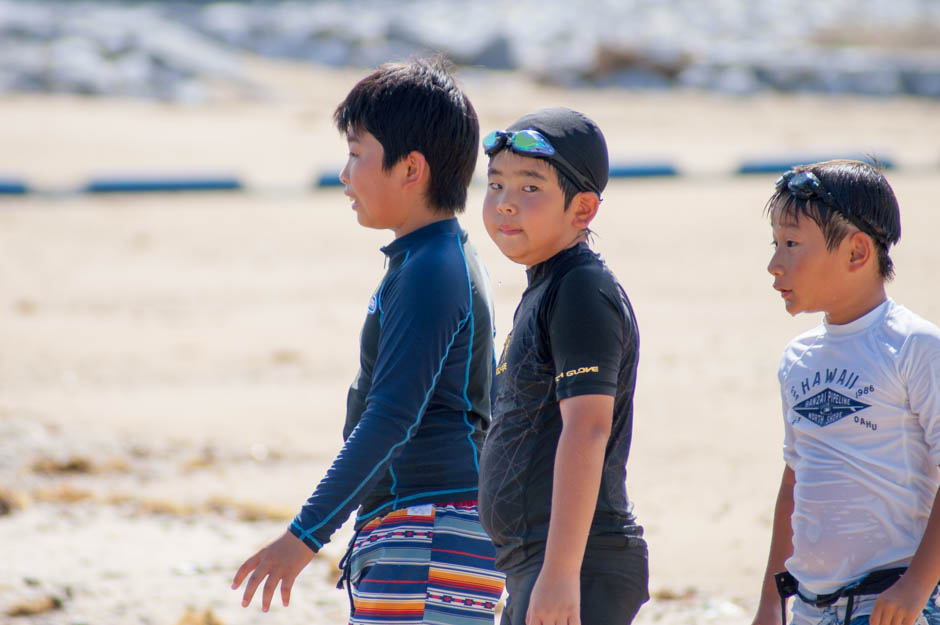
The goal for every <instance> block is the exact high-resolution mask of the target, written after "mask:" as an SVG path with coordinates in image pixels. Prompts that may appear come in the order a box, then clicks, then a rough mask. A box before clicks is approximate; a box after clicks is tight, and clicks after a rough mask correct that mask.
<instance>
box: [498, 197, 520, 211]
mask: <svg viewBox="0 0 940 625" xmlns="http://www.w3.org/2000/svg"><path fill="white" fill-rule="evenodd" d="M496 211H497V212H499V213H500V214H502V215H515V214H516V207H515V205H514V204H512V203H511V202H508V201H506V200H505V199H503V200H501V201H500V202H499V204H498V205H497V206H496Z"/></svg>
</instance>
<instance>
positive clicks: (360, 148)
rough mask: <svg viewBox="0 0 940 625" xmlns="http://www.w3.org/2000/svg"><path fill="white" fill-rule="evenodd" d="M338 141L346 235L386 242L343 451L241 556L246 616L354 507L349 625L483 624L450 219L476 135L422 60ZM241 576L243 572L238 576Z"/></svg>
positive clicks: (472, 346) (462, 330) (346, 112)
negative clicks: (277, 532) (259, 545)
mask: <svg viewBox="0 0 940 625" xmlns="http://www.w3.org/2000/svg"><path fill="white" fill-rule="evenodd" d="M334 118H335V121H336V125H337V127H338V128H339V130H340V132H342V133H343V134H345V135H346V139H347V141H348V143H349V158H348V161H347V163H346V167H345V168H344V169H343V172H342V173H341V174H340V179H341V180H342V182H343V184H345V186H346V195H347V196H349V197H350V198H351V199H352V208H353V210H354V211H355V212H356V217H357V219H358V221H359V223H360V224H361V225H363V226H365V227H367V228H382V229H389V230H391V231H392V232H393V233H394V234H395V240H394V241H392V242H391V243H390V244H389V245H387V246H386V247H383V248H382V251H383V252H384V254H385V256H386V257H387V258H386V262H387V264H388V269H387V272H386V274H385V276H384V278H383V279H382V281H381V283H380V284H379V286H378V288H376V290H375V292H374V294H373V295H372V298H371V301H370V302H369V306H368V313H367V315H366V321H365V325H364V326H363V328H362V335H361V338H360V369H359V373H358V375H357V376H356V379H355V381H354V382H353V384H352V386H351V388H350V389H349V395H348V399H347V412H346V426H345V428H344V429H343V436H344V438H345V441H346V442H345V445H344V446H343V449H342V451H341V452H340V453H339V455H338V456H337V458H336V460H334V462H333V465H332V466H331V467H330V470H329V471H328V472H327V474H326V476H325V477H324V478H323V479H322V480H321V481H320V484H319V485H318V486H317V488H316V490H315V491H314V493H313V495H311V496H310V498H309V499H308V500H307V503H306V504H305V505H304V506H303V508H302V509H301V510H300V513H299V514H298V515H297V517H296V518H295V519H294V521H293V523H291V524H290V526H289V527H288V529H287V531H286V532H285V533H284V534H283V535H282V536H281V537H280V538H278V539H277V540H275V541H274V542H272V543H271V544H270V545H268V546H267V547H265V548H263V549H261V550H260V551H259V552H258V553H256V554H255V555H254V556H252V557H251V558H249V559H248V560H247V561H246V562H245V563H244V564H243V565H242V566H241V568H239V570H238V572H237V573H236V575H235V580H234V583H233V588H237V587H238V586H239V585H241V583H242V582H243V581H244V580H245V579H246V577H247V578H248V584H247V586H246V588H245V593H244V596H243V600H242V605H244V606H247V605H248V604H249V603H250V602H251V599H252V596H253V595H254V593H255V591H256V590H257V588H258V587H259V585H260V584H261V582H262V581H265V579H266V580H267V581H266V582H265V584H264V590H263V593H262V603H261V605H262V609H263V610H265V611H267V610H268V607H269V605H270V603H271V598H272V596H273V594H274V590H275V588H276V587H277V585H278V583H280V585H281V600H282V603H283V604H284V605H285V606H286V605H287V604H288V601H289V599H290V590H291V586H292V585H293V582H294V579H295V578H296V576H297V574H298V573H300V571H301V570H302V569H303V568H304V567H305V566H306V565H307V563H309V562H310V560H311V559H312V558H313V555H314V553H316V552H317V551H318V550H319V549H320V547H322V546H323V544H324V543H326V542H327V541H328V540H329V538H330V536H331V535H332V534H333V532H334V531H335V530H336V529H337V528H338V527H339V526H340V525H342V523H343V522H344V521H345V520H346V518H347V517H348V516H349V514H350V513H351V512H352V511H353V510H354V509H355V508H356V507H357V506H358V507H359V514H358V516H357V517H356V534H355V536H354V538H353V541H352V542H351V544H350V549H349V551H348V552H347V556H346V558H344V561H345V565H344V578H343V579H344V581H346V583H347V585H348V588H349V592H350V600H351V604H352V605H351V610H350V612H351V614H350V623H351V624H358V623H374V622H380V621H381V622H384V621H387V620H394V622H395V623H415V624H417V623H442V624H451V623H452V624H454V625H469V624H474V623H479V624H481V625H482V624H489V625H492V622H493V614H494V609H495V606H496V603H497V601H498V600H499V597H500V594H501V593H502V589H503V576H502V574H501V573H499V572H498V571H496V570H495V569H494V567H493V561H494V556H495V554H494V551H493V546H492V543H491V542H490V540H489V538H488V537H487V535H486V533H485V532H484V531H483V528H482V527H481V526H480V522H479V518H478V514H477V509H476V499H477V485H478V465H479V449H480V447H481V444H482V440H483V431H484V429H485V427H486V425H487V424H488V422H489V418H490V396H489V390H490V382H491V377H492V370H493V361H494V357H493V356H494V354H493V325H492V319H491V303H490V296H489V287H488V284H487V281H486V277H485V272H484V270H483V268H482V265H481V263H480V261H479V259H478V257H477V254H476V251H475V250H474V248H473V247H472V246H471V245H470V244H469V243H468V241H467V235H466V233H465V232H464V231H463V230H462V229H461V228H460V225H459V224H458V223H457V220H456V218H455V217H454V215H455V213H458V212H461V211H463V209H464V205H465V203H466V197H467V186H468V185H469V183H470V178H471V175H472V173H473V168H474V165H475V163H476V155H477V150H478V146H477V144H478V141H479V126H478V123H477V117H476V113H475V112H474V110H473V107H472V106H471V104H470V101H469V100H468V99H467V98H466V96H465V95H464V94H463V93H462V92H461V91H460V89H459V88H458V87H457V86H456V84H455V83H454V80H453V78H452V77H451V76H450V74H449V73H448V71H447V68H446V67H445V66H444V65H443V63H442V62H440V61H436V60H431V61H427V60H422V61H413V62H409V63H402V64H388V65H383V66H382V67H380V68H379V69H378V70H377V71H376V72H374V73H373V74H371V75H369V76H367V77H366V78H364V79H363V80H362V81H360V82H359V83H358V84H357V85H356V86H355V87H354V88H353V89H352V91H351V92H350V93H349V95H347V96H346V99H345V100H344V101H343V102H342V103H341V104H340V105H339V107H337V109H336V112H335V115H334ZM249 573H250V574H251V576H250V577H248V575H249Z"/></svg>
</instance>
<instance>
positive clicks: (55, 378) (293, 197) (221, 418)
mask: <svg viewBox="0 0 940 625" xmlns="http://www.w3.org/2000/svg"><path fill="white" fill-rule="evenodd" d="M244 63H245V67H246V68H248V70H249V71H250V72H251V73H252V75H253V76H254V77H255V78H256V79H257V80H259V81H264V83H265V84H266V85H268V87H269V88H270V90H271V93H272V96H271V97H270V98H268V99H265V100H258V101H244V100H238V99H234V98H233V99H229V100H224V101H222V102H220V103H217V104H213V105H211V106H210V105H205V106H202V105H200V106H179V105H176V106H174V105H167V104H158V103H152V102H145V101H129V100H115V99H101V100H96V99H88V98H81V97H75V96H38V95H30V96H24V95H4V96H2V97H0V118H2V119H3V120H4V122H5V123H4V124H3V125H2V127H0V177H2V176H5V175H10V176H16V177H22V178H25V179H26V180H27V181H28V182H29V183H30V184H31V185H33V186H34V187H36V188H39V189H41V190H43V191H45V193H41V194H36V195H31V196H27V197H22V198H16V197H11V198H3V199H0V513H2V514H0V623H35V624H40V623H43V624H46V623H48V624H50V625H66V624H68V625H78V624H80V623H87V624H88V625H99V624H110V623H121V624H127V623H142V624H145V625H174V624H176V623H193V624H194V623H202V624H203V625H209V624H210V623H223V624H225V625H238V624H251V623H283V624H291V623H298V624H299V623H340V622H344V621H343V619H344V618H345V615H346V611H347V605H346V594H345V592H342V591H339V590H336V589H334V588H333V582H334V579H335V577H334V575H335V573H334V568H335V562H336V560H337V559H338V557H339V555H340V554H341V553H342V552H343V551H344V547H345V544H346V541H347V540H348V537H349V531H350V528H349V525H348V524H347V526H346V527H344V529H343V530H341V531H340V532H339V533H338V534H337V536H336V537H335V538H334V541H333V542H331V543H330V544H328V545H327V546H326V548H325V549H324V550H323V552H322V554H321V555H320V556H318V557H317V558H315V559H314V561H313V562H312V564H311V565H310V567H309V568H308V569H307V570H306V571H305V572H304V573H303V574H302V575H301V577H300V578H299V580H298V583H297V586H296V587H295V590H294V594H293V599H292V604H291V606H290V607H289V608H287V609H284V608H282V607H281V606H280V605H277V606H274V607H273V608H272V610H271V613H269V614H262V613H261V611H260V608H259V607H258V605H257V602H256V605H253V606H252V607H250V608H248V609H242V608H241V607H240V605H239V600H240V593H236V592H233V591H231V590H230V589H229V584H230V582H231V577H232V575H233V574H234V572H235V569H236V568H237V566H238V565H239V564H240V563H241V562H242V560H243V559H244V558H246V557H247V556H249V555H251V553H253V552H254V550H255V549H256V548H257V547H259V546H261V545H263V544H264V543H265V542H267V541H269V540H271V539H273V538H274V537H276V536H277V535H278V534H279V533H280V532H282V531H283V528H284V527H285V526H286V523H287V521H288V520H289V519H290V518H292V516H293V514H294V513H295V511H296V509H297V508H298V507H299V505H300V504H301V503H302V502H303V501H304V500H305V499H306V497H307V496H308V495H309V493H310V491H311V490H312V488H313V487H314V486H315V485H316V483H317V481H318V479H319V478H320V476H321V475H322V474H323V472H324V471H325V470H326V468H327V467H328V466H329V463H330V461H331V460H332V458H333V455H334V454H335V453H336V451H337V450H338V449H339V447H340V445H341V443H342V441H341V428H342V422H343V416H344V409H345V397H346V388H347V387H348V385H349V383H350V381H351V380H352V378H353V376H354V374H355V373H356V369H357V366H358V350H357V343H358V334H359V329H360V327H361V323H362V321H363V318H364V315H365V310H366V305H367V303H368V299H369V295H370V294H371V292H372V290H373V288H374V286H375V284H376V283H377V282H378V281H379V280H380V278H381V275H382V273H383V256H382V255H381V253H380V252H379V250H378V248H379V247H380V246H381V245H383V244H385V243H386V242H388V241H389V240H390V234H389V233H388V232H376V231H368V230H364V229H362V228H360V227H359V226H358V225H357V224H356V220H355V216H354V214H353V213H352V211H351V210H350V208H349V203H348V201H347V199H346V198H345V197H344V196H343V195H342V191H341V190H340V189H323V190H314V189H313V188H312V186H311V181H312V180H313V179H314V177H315V176H316V175H317V174H318V173H319V172H321V171H337V170H338V169H339V167H340V166H341V164H342V162H343V160H344V158H345V152H346V149H345V143H344V142H343V141H342V140H341V138H340V137H339V135H338V134H337V133H336V131H335V129H334V128H333V127H332V125H331V122H330V117H331V114H332V111H333V107H334V106H335V104H336V103H337V102H338V101H339V100H340V99H341V98H342V97H343V96H344V95H345V93H346V91H347V90H348V89H349V87H350V86H352V84H353V83H354V82H355V81H356V80H357V79H358V78H359V77H360V76H361V75H362V72H359V71H349V70H344V71H328V70H324V69H317V68H311V67H307V66H301V65H297V64H293V63H287V62H279V63H275V62H270V61H259V60H257V59H253V58H246V59H245V60H244ZM461 78H462V80H463V83H464V85H465V87H466V90H467V92H468V94H469V95H470V97H471V99H472V101H473V102H474V105H475V106H476V108H477V111H478V113H479V115H480V119H481V126H482V128H483V131H484V132H486V131H488V130H492V129H495V128H500V127H503V126H505V125H506V124H508V123H509V122H511V121H513V120H514V119H515V118H516V117H518V116H519V115H521V114H522V113H525V112H527V111H528V110H530V109H533V108H536V107H539V106H543V105H554V104H564V105H567V106H571V107H572V108H576V109H579V110H582V111H584V112H586V113H587V114H589V115H590V116H592V117H593V118H594V119H595V120H596V121H597V122H598V123H599V125H600V126H601V128H602V129H603V130H604V132H605V134H606V135H607V139H608V144H609V146H610V152H611V158H612V160H613V161H617V162H630V161H635V160H645V159H670V160H673V161H675V162H677V163H678V165H679V166H680V167H681V168H682V169H683V170H684V171H687V172H689V175H686V176H681V177H678V178H673V179H644V180H616V181H613V182H612V183H611V185H610V186H609V187H608V190H607V193H606V194H605V199H604V203H603V205H602V208H601V213H600V215H599V217H598V219H597V220H596V222H595V226H594V230H595V231H596V232H597V234H598V236H597V239H596V242H595V248H596V249H597V250H599V251H600V253H601V254H602V255H603V256H604V257H605V259H606V260H607V262H608V264H609V265H610V266H611V268H612V269H613V270H614V272H615V273H616V274H617V275H618V277H619V278H620V280H621V282H622V284H623V285H624V287H625V289H626V291H627V293H628V294H629V296H630V298H631V300H632V302H633V305H634V308H635V310H636V314H637V317H638V321H639V325H640V332H641V341H642V343H641V359H640V370H639V376H638V387H637V394H636V406H635V426H634V428H635V429H634V432H635V434H634V444H633V450H632V453H631V457H630V462H629V465H628V468H629V476H628V482H627V483H628V489H629V493H630V496H631V498H632V499H633V500H634V502H635V504H636V512H637V514H638V516H639V519H640V521H641V522H642V524H643V525H644V526H645V528H646V532H647V538H648V541H649V545H650V565H651V590H652V593H653V595H654V599H653V600H652V601H651V602H650V603H649V604H648V605H647V606H646V607H644V608H643V609H642V610H641V612H640V614H639V617H638V619H637V621H636V622H638V623H640V624H651V623H667V624H673V623H675V624H680V623H683V624H684V623H697V624H701V623H722V624H723V625H724V624H731V625H737V624H742V625H743V624H746V623H749V622H750V618H751V612H752V610H753V608H754V606H755V605H756V600H757V593H758V590H759V586H760V577H761V574H762V572H763V567H764V562H765V558H766V552H767V545H768V541H769V532H770V522H771V517H772V512H773V503H774V497H775V494H776V489H777V484H778V482H779V475H780V472H781V471H782V469H783V461H782V457H781V452H780V445H781V437H782V424H781V420H780V415H779V411H780V408H779V406H780V401H779V391H778V389H777V380H776V370H777V364H778V360H779V357H780V353H781V351H782V349H783V347H784V345H785V344H786V342H787V340H788V339H789V338H790V337H791V336H793V335H795V334H797V333H798V332H800V331H802V330H804V329H807V328H809V327H811V326H813V325H815V324H816V323H818V322H819V317H818V316H801V317H797V318H791V317H790V316H789V315H787V313H786V312H785V310H784V308H783V304H782V301H781V300H780V298H779V296H778V295H777V294H776V293H775V292H774V291H773V290H772V288H771V277H770V276H769V274H767V272H766V270H765V267H766V264H767V261H768V260H769V257H770V251H771V248H770V245H769V243H770V229H769V225H768V223H767V220H766V218H765V217H763V215H762V207H763V204H764V202H765V200H766V199H767V197H769V195H770V193H771V192H772V189H773V182H774V178H775V176H773V175H759V176H750V177H740V176H738V177H736V176H732V175H730V173H729V172H730V171H731V170H732V169H733V167H734V166H735V165H736V163H737V162H738V161H740V160H741V159H743V158H748V157H759V156H775V155H776V156H779V155H782V154H783V155H789V154H809V155H812V154H839V153H850V154H858V153H871V154H875V155H884V156H888V157H890V158H891V159H892V160H894V162H895V163H896V164H897V165H898V169H897V170H896V171H893V172H889V174H888V178H889V180H890V181H891V182H892V184H893V186H894V188H895V191H896V193H897V196H898V198H899V200H900V203H901V215H902V226H903V236H902V239H901V242H900V245H899V246H898V248H897V249H896V250H895V251H894V252H893V253H892V257H893V258H894V260H895V263H896V267H897V278H896V279H895V280H894V282H893V283H891V284H890V285H889V294H890V295H891V296H892V297H894V299H896V300H897V301H899V302H901V303H903V304H905V305H906V306H908V307H909V308H911V309H912V310H914V311H916V312H918V313H919V314H921V315H922V316H924V317H926V318H928V319H930V320H931V321H933V322H935V323H938V322H940V290H938V288H937V284H938V279H940V277H938V275H940V248H938V246H937V245H936V243H935V238H936V236H937V235H938V234H940V217H938V216H937V212H936V211H937V207H936V201H935V196H936V193H937V191H938V189H940V144H938V142H937V137H940V101H937V100H923V99H908V98H896V99H860V98H851V97H825V96H808V95H774V94H764V95H756V96H751V97H747V98H730V97H726V96H719V95H714V94H702V93H695V92H670V91H658V92H640V93H636V92H634V93H631V92H624V91H615V90H598V89H595V90H584V91H563V90H559V89H554V88H547V87H543V86H539V85H536V84H532V83H530V82H527V81H525V80H524V79H522V78H521V77H520V76H518V75H515V74H512V73H483V72H476V71H466V72H463V73H462V74H461ZM484 168H485V163H484V161H483V160H482V159H481V160H480V161H479V162H478V179H477V181H476V182H475V183H474V185H473V186H472V188H471V192H470V199H469V204H468V208H467V212H466V214H465V215H464V216H463V217H462V218H461V221H462V223H463V225H464V227H465V228H466V229H467V230H468V231H469V232H470V234H471V237H472V239H473V240H474V242H475V244H476V246H477V248H478V250H479V251H480V254H481V256H482V257H483V260H484V262H485V263H486V265H487V268H488V270H489V273H490V276H491V279H492V284H493V291H494V295H495V297H496V312H497V337H496V340H497V343H498V344H501V342H502V340H503V339H504V337H505V335H506V333H507V332H508V330H509V327H510V323H511V319H512V312H513V309H514V306H515V303H516V302H517V301H518V298H519V295H520V294H521V292H522V289H523V286H524V280H525V276H524V272H523V270H522V268H521V267H519V266H516V265H513V264H511V263H510V262H509V261H507V260H506V259H505V258H503V257H502V256H501V255H500V253H499V251H498V250H497V249H496V247H495V246H494V245H493V244H492V243H491V242H490V241H489V239H488V237H487V236H486V233H485V232H484V230H483V227H482V223H481V220H480V214H479V213H480V206H481V203H482V197H483V193H484V185H483V184H482V183H481V180H480V176H482V175H483V172H484ZM219 172H224V173H232V174H235V175H238V176H240V177H242V178H244V179H245V180H247V181H248V183H249V189H248V190H247V191H245V192H239V193H216V194H204V195H199V194H184V195H172V194H164V195H139V196H129V195H120V196H106V197H105V196H91V195H69V194H63V193H62V192H64V191H67V190H69V189H74V188H77V187H78V186H80V185H81V184H83V183H84V182H86V181H87V179H88V178H89V177H91V176H94V175H105V174H122V173H133V174H140V173H158V174H160V173H219Z"/></svg>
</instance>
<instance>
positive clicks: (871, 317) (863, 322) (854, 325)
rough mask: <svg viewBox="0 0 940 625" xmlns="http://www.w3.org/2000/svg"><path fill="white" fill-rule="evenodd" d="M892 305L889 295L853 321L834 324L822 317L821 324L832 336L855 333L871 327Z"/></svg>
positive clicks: (882, 317)
mask: <svg viewBox="0 0 940 625" xmlns="http://www.w3.org/2000/svg"><path fill="white" fill-rule="evenodd" d="M893 305H894V300H892V299H891V298H890V297H889V298H888V299H886V300H885V301H883V302H882V303H880V304H878V305H877V306H875V307H874V308H872V309H871V310H870V311H868V312H867V313H865V314H864V315H862V316H861V317H859V318H858V319H856V320H855V321H850V322H848V323H842V324H835V323H829V322H828V321H826V320H825V318H824V319H823V325H824V326H825V327H826V332H827V333H828V334H830V335H833V336H847V335H849V334H855V333H856V332H862V331H864V330H867V329H868V328H870V327H872V326H873V325H875V324H876V323H878V322H879V321H881V320H882V319H884V317H885V315H887V314H888V309H889V308H891V307H892V306H893Z"/></svg>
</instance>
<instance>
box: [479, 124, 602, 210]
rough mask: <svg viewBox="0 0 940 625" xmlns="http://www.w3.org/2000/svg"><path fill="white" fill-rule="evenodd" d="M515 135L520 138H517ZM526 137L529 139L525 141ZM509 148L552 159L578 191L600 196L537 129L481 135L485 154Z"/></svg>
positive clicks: (500, 131) (526, 154)
mask: <svg viewBox="0 0 940 625" xmlns="http://www.w3.org/2000/svg"><path fill="white" fill-rule="evenodd" d="M517 137H522V139H520V140H517V139H516V138H517ZM525 139H528V140H529V141H525ZM507 147H508V148H509V149H510V150H512V151H513V152H516V153H517V154H522V155H525V156H535V157H538V158H545V159H547V160H550V161H552V162H553V163H555V164H556V165H557V166H558V169H559V170H561V172H562V173H563V174H565V176H567V177H568V178H569V179H570V180H571V181H572V182H573V183H574V184H575V185H576V186H577V187H578V189H579V190H580V191H589V192H591V193H596V194H597V195H598V196H600V191H596V190H595V189H594V184H593V183H592V182H591V181H590V180H589V179H588V177H587V176H585V175H584V174H582V173H581V172H580V171H578V170H577V169H576V168H575V167H574V166H572V165H571V163H569V162H568V161H567V160H566V159H565V158H564V157H563V156H562V155H561V154H559V153H558V151H557V150H556V149H555V148H554V146H552V144H551V143H549V141H548V139H546V138H545V137H544V136H543V135H542V133H540V132H539V131H537V130H532V129H525V130H517V131H514V132H512V131H505V130H494V131H493V132H491V133H490V134H488V135H486V136H485V137H483V152H484V153H485V154H486V155H487V156H493V155H494V154H496V153H498V152H500V151H501V150H503V149H504V148H507Z"/></svg>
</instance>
